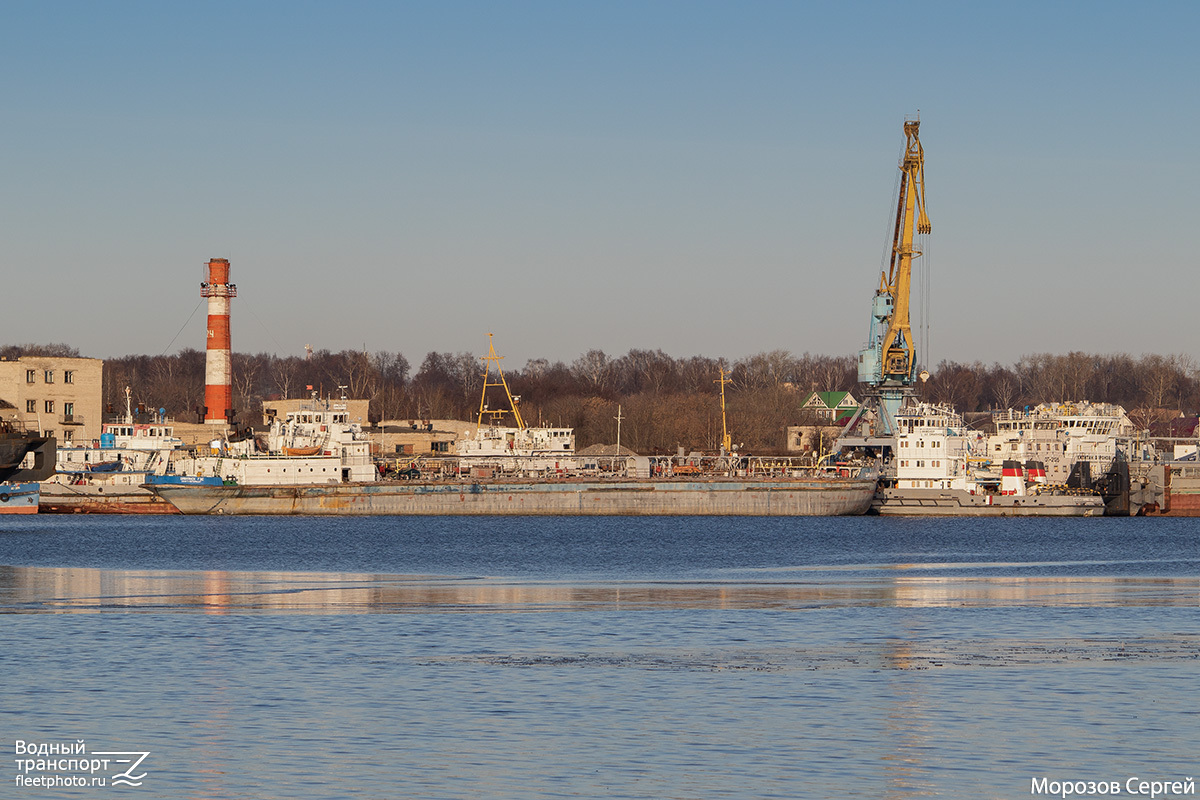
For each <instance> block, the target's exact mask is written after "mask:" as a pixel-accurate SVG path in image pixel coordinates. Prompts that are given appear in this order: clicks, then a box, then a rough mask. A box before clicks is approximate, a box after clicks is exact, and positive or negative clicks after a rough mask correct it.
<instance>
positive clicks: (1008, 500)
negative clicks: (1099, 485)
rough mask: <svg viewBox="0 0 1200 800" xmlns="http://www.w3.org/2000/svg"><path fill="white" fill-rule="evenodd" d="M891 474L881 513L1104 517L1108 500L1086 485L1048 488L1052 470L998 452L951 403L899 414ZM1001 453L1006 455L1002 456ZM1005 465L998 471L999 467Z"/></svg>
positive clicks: (884, 484) (883, 485)
mask: <svg viewBox="0 0 1200 800" xmlns="http://www.w3.org/2000/svg"><path fill="white" fill-rule="evenodd" d="M895 420H896V424H897V432H896V447H895V455H894V457H893V460H892V464H891V467H892V469H891V474H890V475H888V476H886V477H885V478H884V479H883V480H882V481H881V482H880V489H879V492H878V493H877V494H876V498H875V504H874V510H875V511H876V512H877V513H879V514H882V515H886V516H894V515H906V516H910V515H911V516H928V515H935V516H994V517H1011V516H1022V517H1046V516H1054V517H1060V516H1061V517H1093V516H1095V517H1098V516H1101V515H1102V514H1103V513H1104V499H1103V498H1102V497H1101V496H1100V495H1099V494H1097V493H1096V492H1094V491H1092V490H1090V489H1086V488H1072V487H1070V486H1068V485H1066V484H1055V483H1049V482H1048V480H1047V477H1046V465H1045V463H1044V462H1042V461H1041V460H1037V459H1033V458H1030V459H1029V460H1026V461H1023V462H1022V461H1019V460H1017V459H1015V458H1011V457H1008V455H1006V454H1005V453H995V452H991V451H990V449H989V446H988V445H989V439H988V437H985V436H984V435H983V434H982V433H976V432H973V431H971V430H969V429H968V428H967V427H966V425H965V424H964V423H963V419H962V417H961V416H960V415H959V414H958V413H956V412H955V411H954V409H952V408H950V407H949V406H944V405H935V404H931V403H916V404H914V405H912V406H909V407H906V408H903V409H901V410H900V411H899V412H898V413H897V415H896V417H895ZM995 455H999V456H1000V458H995V457H994V456H995ZM997 467H999V469H997Z"/></svg>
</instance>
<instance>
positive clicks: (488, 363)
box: [475, 333, 525, 433]
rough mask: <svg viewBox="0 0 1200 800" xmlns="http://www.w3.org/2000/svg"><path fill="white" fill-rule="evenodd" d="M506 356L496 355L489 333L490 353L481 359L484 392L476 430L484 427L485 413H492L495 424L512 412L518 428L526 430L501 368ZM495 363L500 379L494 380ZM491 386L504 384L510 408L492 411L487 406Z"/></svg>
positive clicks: (481, 396)
mask: <svg viewBox="0 0 1200 800" xmlns="http://www.w3.org/2000/svg"><path fill="white" fill-rule="evenodd" d="M503 358H504V356H500V355H496V345H494V344H493V343H492V334H490V333H489V334H488V354H487V355H486V356H480V357H479V360H480V361H482V362H483V392H482V393H481V395H480V397H479V419H478V420H476V422H475V432H476V433H478V432H479V429H480V428H481V427H483V415H484V414H490V415H491V417H492V420H491V424H492V425H495V424H496V422H498V421H499V419H500V418H501V417H503V416H504V415H505V414H507V413H509V412H510V411H511V412H512V415H513V418H514V419H516V421H517V429H518V430H525V420H523V419H521V412H520V411H518V410H517V402H516V400H515V399H514V398H513V395H512V392H510V391H509V390H508V381H506V380H504V371H503V370H502V369H500V360H501V359H503ZM493 362H494V363H495V366H496V375H497V376H498V378H499V380H498V381H492V380H491V375H492V364H493ZM490 386H503V387H504V396H505V397H507V398H508V408H507V409H499V410H497V411H492V410H490V409H489V408H488V407H487V390H488V387H490Z"/></svg>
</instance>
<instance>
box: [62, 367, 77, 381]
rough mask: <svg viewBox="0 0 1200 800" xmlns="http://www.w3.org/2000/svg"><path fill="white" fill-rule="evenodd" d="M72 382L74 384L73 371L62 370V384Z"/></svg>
mask: <svg viewBox="0 0 1200 800" xmlns="http://www.w3.org/2000/svg"><path fill="white" fill-rule="evenodd" d="M74 382H75V370H73V369H64V370H63V383H74Z"/></svg>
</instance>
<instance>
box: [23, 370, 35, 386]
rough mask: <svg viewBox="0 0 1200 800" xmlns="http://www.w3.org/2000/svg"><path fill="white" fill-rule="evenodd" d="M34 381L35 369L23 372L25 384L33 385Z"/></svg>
mask: <svg viewBox="0 0 1200 800" xmlns="http://www.w3.org/2000/svg"><path fill="white" fill-rule="evenodd" d="M36 380H37V370H36V369H27V370H25V382H26V383H33V382H34V381H36Z"/></svg>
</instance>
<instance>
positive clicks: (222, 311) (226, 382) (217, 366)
mask: <svg viewBox="0 0 1200 800" xmlns="http://www.w3.org/2000/svg"><path fill="white" fill-rule="evenodd" d="M200 296H201V297H207V298H208V357H207V359H206V361H205V366H204V421H205V422H206V423H209V424H212V425H226V424H230V423H232V422H233V368H232V364H231V361H230V353H231V350H230V343H229V342H230V340H229V298H231V297H237V286H235V285H234V284H232V283H230V282H229V260H228V259H224V258H214V259H212V260H211V261H209V262H208V281H207V282H206V283H202V284H200Z"/></svg>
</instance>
